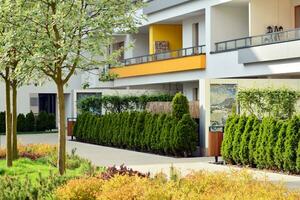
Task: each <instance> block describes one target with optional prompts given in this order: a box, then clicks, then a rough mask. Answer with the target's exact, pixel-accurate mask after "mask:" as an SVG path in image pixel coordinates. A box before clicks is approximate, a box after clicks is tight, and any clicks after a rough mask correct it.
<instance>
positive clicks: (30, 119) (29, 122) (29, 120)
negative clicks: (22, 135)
mask: <svg viewBox="0 0 300 200" xmlns="http://www.w3.org/2000/svg"><path fill="white" fill-rule="evenodd" d="M25 124H26V128H25V130H26V131H28V132H32V131H35V130H36V127H35V124H36V123H35V117H34V114H33V112H32V111H31V112H30V113H28V114H27V115H26V123H25Z"/></svg>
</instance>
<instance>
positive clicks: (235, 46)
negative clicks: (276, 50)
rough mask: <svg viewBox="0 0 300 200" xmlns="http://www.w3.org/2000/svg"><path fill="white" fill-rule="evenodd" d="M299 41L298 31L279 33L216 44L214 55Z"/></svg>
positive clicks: (299, 34) (299, 33)
mask: <svg viewBox="0 0 300 200" xmlns="http://www.w3.org/2000/svg"><path fill="white" fill-rule="evenodd" d="M296 40H300V29H292V30H288V31H280V32H274V33H268V34H265V35H258V36H253V37H245V38H239V39H235V40H228V41H223V42H218V43H216V51H215V53H221V52H227V51H235V50H239V49H244V48H250V47H258V46H263V45H270V44H278V43H283V42H291V41H296Z"/></svg>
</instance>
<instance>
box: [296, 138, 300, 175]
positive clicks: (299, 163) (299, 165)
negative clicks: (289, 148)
mask: <svg viewBox="0 0 300 200" xmlns="http://www.w3.org/2000/svg"><path fill="white" fill-rule="evenodd" d="M296 170H297V173H300V141H299V142H298V149H297V159H296Z"/></svg>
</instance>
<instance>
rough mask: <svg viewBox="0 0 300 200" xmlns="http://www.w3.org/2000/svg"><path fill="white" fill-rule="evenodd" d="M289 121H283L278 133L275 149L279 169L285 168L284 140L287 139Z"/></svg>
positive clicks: (275, 160)
mask: <svg viewBox="0 0 300 200" xmlns="http://www.w3.org/2000/svg"><path fill="white" fill-rule="evenodd" d="M287 126H288V124H287V122H283V123H282V125H281V128H280V131H279V133H278V138H277V141H276V144H275V149H274V162H275V165H276V167H277V168H278V169H280V170H282V169H283V161H284V151H285V149H284V142H285V139H286V129H287Z"/></svg>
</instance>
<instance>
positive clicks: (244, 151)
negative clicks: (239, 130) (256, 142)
mask: <svg viewBox="0 0 300 200" xmlns="http://www.w3.org/2000/svg"><path fill="white" fill-rule="evenodd" d="M255 118H256V117H255V116H254V115H251V116H249V117H248V119H247V123H246V126H245V130H244V132H243V135H242V138H241V144H240V151H239V156H240V158H239V160H240V162H241V163H242V164H243V165H248V164H249V140H250V136H251V132H252V129H253V123H254V121H255Z"/></svg>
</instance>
